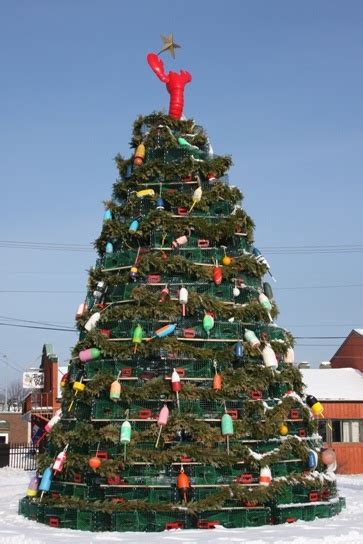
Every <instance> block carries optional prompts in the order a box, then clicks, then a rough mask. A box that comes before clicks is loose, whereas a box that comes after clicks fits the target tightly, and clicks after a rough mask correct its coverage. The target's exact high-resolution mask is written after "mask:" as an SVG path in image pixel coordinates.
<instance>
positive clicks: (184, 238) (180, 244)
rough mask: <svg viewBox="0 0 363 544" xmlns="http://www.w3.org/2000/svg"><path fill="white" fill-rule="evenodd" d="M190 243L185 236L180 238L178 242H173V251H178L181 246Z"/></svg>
mask: <svg viewBox="0 0 363 544" xmlns="http://www.w3.org/2000/svg"><path fill="white" fill-rule="evenodd" d="M187 243H188V238H187V237H186V236H185V235H183V236H179V238H177V239H176V240H174V242H172V244H171V246H172V248H173V249H178V247H180V246H185V244H187Z"/></svg>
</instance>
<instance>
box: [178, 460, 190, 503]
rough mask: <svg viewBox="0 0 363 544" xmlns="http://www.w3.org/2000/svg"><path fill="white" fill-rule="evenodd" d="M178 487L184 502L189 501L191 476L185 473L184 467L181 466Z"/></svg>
mask: <svg viewBox="0 0 363 544" xmlns="http://www.w3.org/2000/svg"><path fill="white" fill-rule="evenodd" d="M176 487H177V488H178V491H179V493H180V495H181V497H182V499H183V501H184V502H187V492H188V490H189V489H190V480H189V477H188V476H187V475H186V474H185V472H184V469H183V468H181V469H180V472H179V474H178V476H177V478H176Z"/></svg>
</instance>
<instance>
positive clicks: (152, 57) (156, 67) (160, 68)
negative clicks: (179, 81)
mask: <svg viewBox="0 0 363 544" xmlns="http://www.w3.org/2000/svg"><path fill="white" fill-rule="evenodd" d="M146 59H147V62H148V64H149V66H150V68H151V69H152V71H153V72H154V74H156V75H157V76H158V78H159V79H160V81H162V82H163V83H169V76H168V75H167V74H166V73H165V71H164V63H163V61H162V60H161V58H160V57H158V56H157V55H156V54H155V53H149V54H148V55H147V57H146ZM190 77H191V76H190Z"/></svg>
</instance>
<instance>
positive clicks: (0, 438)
mask: <svg viewBox="0 0 363 544" xmlns="http://www.w3.org/2000/svg"><path fill="white" fill-rule="evenodd" d="M8 440H9V435H8V433H0V444H7V443H8Z"/></svg>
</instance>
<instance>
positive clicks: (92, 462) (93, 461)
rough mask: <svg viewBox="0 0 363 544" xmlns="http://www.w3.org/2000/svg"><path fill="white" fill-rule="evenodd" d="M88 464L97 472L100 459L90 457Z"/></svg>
mask: <svg viewBox="0 0 363 544" xmlns="http://www.w3.org/2000/svg"><path fill="white" fill-rule="evenodd" d="M88 464H89V466H90V467H91V468H93V470H97V469H98V468H100V466H101V459H100V458H99V457H91V458H90V459H88Z"/></svg>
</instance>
